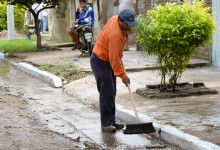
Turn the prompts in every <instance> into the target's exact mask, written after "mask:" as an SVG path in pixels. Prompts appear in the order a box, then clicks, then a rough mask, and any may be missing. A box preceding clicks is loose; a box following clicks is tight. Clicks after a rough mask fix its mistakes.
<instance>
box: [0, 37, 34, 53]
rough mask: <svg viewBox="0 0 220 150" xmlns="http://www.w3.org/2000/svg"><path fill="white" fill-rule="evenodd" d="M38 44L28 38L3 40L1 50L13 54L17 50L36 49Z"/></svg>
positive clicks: (0, 44)
mask: <svg viewBox="0 0 220 150" xmlns="http://www.w3.org/2000/svg"><path fill="white" fill-rule="evenodd" d="M36 50H37V48H36V45H35V44H34V43H33V42H32V41H31V40H27V39H14V40H1V42H0V52H3V53H5V54H6V53H8V54H9V55H10V54H13V53H17V52H28V51H36Z"/></svg>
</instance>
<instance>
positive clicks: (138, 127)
mask: <svg viewBox="0 0 220 150" xmlns="http://www.w3.org/2000/svg"><path fill="white" fill-rule="evenodd" d="M128 91H129V95H130V98H131V102H132V105H133V109H134V113H135V117H136V119H137V120H140V119H139V116H138V113H137V109H136V103H135V100H134V98H133V96H132V93H131V88H130V84H128ZM153 132H155V129H154V127H153V124H152V122H147V123H139V124H127V125H126V128H125V130H124V134H140V133H153Z"/></svg>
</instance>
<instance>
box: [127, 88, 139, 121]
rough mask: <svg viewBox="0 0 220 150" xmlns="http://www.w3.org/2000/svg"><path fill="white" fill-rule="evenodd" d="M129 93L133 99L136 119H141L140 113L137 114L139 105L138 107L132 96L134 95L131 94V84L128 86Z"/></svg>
mask: <svg viewBox="0 0 220 150" xmlns="http://www.w3.org/2000/svg"><path fill="white" fill-rule="evenodd" d="M128 91H129V95H130V98H131V102H132V105H133V108H134V114H135V117H136V118H137V119H139V116H138V112H137V105H136V103H135V100H134V98H133V95H132V93H131V87H130V84H128Z"/></svg>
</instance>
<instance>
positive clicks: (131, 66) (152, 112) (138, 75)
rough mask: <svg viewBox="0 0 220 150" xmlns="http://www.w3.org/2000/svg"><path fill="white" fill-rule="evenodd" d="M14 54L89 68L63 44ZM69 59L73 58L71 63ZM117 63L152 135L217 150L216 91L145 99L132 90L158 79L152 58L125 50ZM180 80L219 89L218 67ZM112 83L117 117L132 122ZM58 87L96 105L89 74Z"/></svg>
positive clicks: (121, 92) (125, 98)
mask: <svg viewBox="0 0 220 150" xmlns="http://www.w3.org/2000/svg"><path fill="white" fill-rule="evenodd" d="M19 56H25V57H26V58H25V59H24V61H25V62H31V63H33V64H56V63H64V62H72V63H74V64H75V65H77V66H79V67H80V68H82V69H84V70H87V71H91V69H90V64H89V57H80V52H79V51H71V50H70V48H63V50H62V51H50V52H38V53H34V55H33V53H23V54H22V53H21V54H19ZM75 57H77V58H78V61H73V58H75ZM8 61H11V60H8ZM123 62H124V66H125V68H126V70H127V71H128V75H129V77H130V79H131V88H132V91H133V92H134V93H133V94H134V98H135V100H136V101H137V104H138V111H139V113H140V114H141V115H140V116H141V121H142V122H146V121H153V122H154V127H155V128H156V129H157V133H156V134H155V136H158V137H160V138H162V139H164V140H166V141H167V142H170V143H173V144H175V145H178V146H180V148H182V149H210V150H211V149H220V147H219V145H220V117H219V116H220V109H219V107H220V100H219V99H220V94H215V95H205V96H191V97H184V98H174V99H147V98H144V97H142V96H139V95H137V94H136V93H135V91H136V89H137V88H143V87H145V85H146V84H155V83H159V82H160V76H159V75H158V74H159V72H158V71H157V70H155V69H156V68H155V63H156V59H155V58H154V57H142V56H141V52H139V51H135V50H131V51H126V52H125V53H124V60H123ZM16 63H17V62H16ZM207 64H209V62H207V61H203V60H198V59H192V60H191V61H190V66H191V67H195V66H205V65H207ZM153 70H154V71H153ZM181 81H187V82H191V83H193V82H204V83H205V85H206V86H207V87H209V88H214V89H216V90H218V91H220V70H217V69H214V68H210V67H203V68H194V69H188V70H187V71H186V72H184V73H183V76H182V79H181ZM117 82H118V83H117V84H118V85H117V97H116V102H117V104H118V105H117V117H118V118H121V119H123V121H124V122H125V123H127V122H133V121H135V117H134V113H133V110H132V105H131V102H130V98H129V94H128V89H127V88H126V87H125V86H124V85H123V84H122V82H121V80H120V79H118V80H117ZM63 88H64V89H65V91H66V92H67V93H68V94H70V95H76V96H77V97H79V98H80V99H81V100H82V102H84V103H86V104H91V105H93V106H95V107H96V108H98V92H97V89H96V84H95V80H94V77H93V76H92V75H91V76H88V77H86V78H83V79H80V80H77V81H73V82H71V83H69V84H67V85H65V86H64V87H63ZM190 134H191V135H192V136H191V135H190ZM205 141H208V142H205ZM212 143H214V144H212ZM215 144H216V145H215Z"/></svg>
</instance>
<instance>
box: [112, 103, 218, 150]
mask: <svg viewBox="0 0 220 150" xmlns="http://www.w3.org/2000/svg"><path fill="white" fill-rule="evenodd" d="M116 116H117V118H119V119H121V120H123V121H125V122H127V123H135V122H139V123H146V122H153V121H152V118H150V117H148V116H146V115H143V114H141V113H139V118H140V120H137V119H136V118H135V116H134V112H133V111H132V110H128V109H126V108H125V107H124V106H121V105H119V104H116ZM153 126H154V128H155V130H156V133H155V136H156V137H158V138H160V139H162V140H164V141H166V142H168V143H170V144H174V145H176V146H178V147H180V148H181V149H184V150H189V149H190V150H220V146H218V145H215V144H213V143H210V142H207V141H203V140H201V139H200V138H198V137H195V136H192V135H190V134H187V133H184V132H183V131H180V130H178V129H176V128H174V127H172V126H169V125H160V124H157V123H155V122H153Z"/></svg>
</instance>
